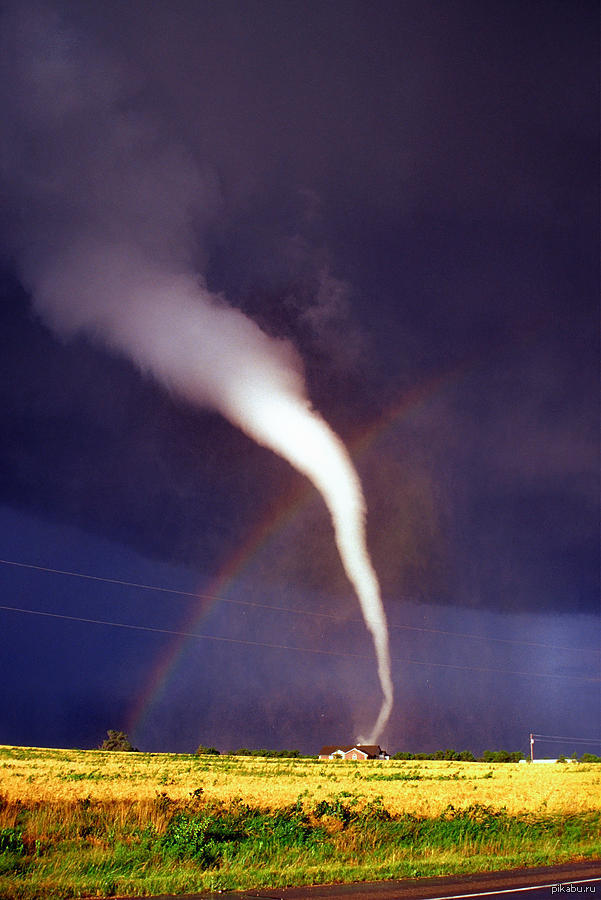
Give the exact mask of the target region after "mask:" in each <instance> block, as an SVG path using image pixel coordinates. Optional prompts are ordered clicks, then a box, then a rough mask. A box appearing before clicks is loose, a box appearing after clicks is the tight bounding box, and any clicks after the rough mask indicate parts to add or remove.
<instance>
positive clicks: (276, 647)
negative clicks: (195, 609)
mask: <svg viewBox="0 0 601 900" xmlns="http://www.w3.org/2000/svg"><path fill="white" fill-rule="evenodd" d="M0 609H3V610H6V611H8V612H17V613H24V614H28V615H32V616H44V617H47V618H51V619H64V620H67V621H70V622H82V623H84V624H89V625H105V626H109V627H111V628H126V629H129V630H131V631H146V632H152V633H154V634H169V635H174V636H176V637H188V638H196V639H197V640H208V641H222V642H224V643H228V644H246V645H248V646H251V647H267V648H269V649H271V650H289V651H295V652H297V653H315V654H318V655H321V656H342V657H349V658H351V659H369V660H371V659H372V657H371V656H368V655H366V654H360V653H345V652H344V651H338V650H318V649H316V648H314V647H294V646H290V645H289V644H271V643H267V642H265V641H249V640H245V639H243V638H230V637H223V636H220V635H213V634H200V633H198V632H194V631H176V630H174V629H169V628H155V627H152V626H150V625H133V624H129V623H126V622H111V621H108V620H107V619H90V618H84V617H83V616H68V615H65V614H62V613H51V612H45V611H42V610H37V609H24V608H23V607H18V606H4V605H0ZM391 661H392V662H400V663H404V664H406V665H415V666H427V667H430V668H431V667H433V668H437V669H455V670H459V671H469V672H496V673H498V674H500V675H521V676H524V677H528V678H559V679H562V680H566V679H570V680H571V681H580V682H583V681H584V682H594V683H598V682H599V681H601V679H599V678H592V677H589V676H586V675H557V674H555V673H553V672H521V671H517V670H516V669H497V668H490V667H487V666H460V665H456V664H454V663H438V662H429V661H425V660H419V659H407V658H404V657H400V656H393V657H391Z"/></svg>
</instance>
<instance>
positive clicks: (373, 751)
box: [319, 744, 382, 756]
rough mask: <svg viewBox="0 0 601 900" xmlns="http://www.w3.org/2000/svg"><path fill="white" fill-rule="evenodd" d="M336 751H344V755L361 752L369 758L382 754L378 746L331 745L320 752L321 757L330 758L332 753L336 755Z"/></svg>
mask: <svg viewBox="0 0 601 900" xmlns="http://www.w3.org/2000/svg"><path fill="white" fill-rule="evenodd" d="M336 750H342V752H343V753H348V751H349V750H360V751H361V752H363V753H366V754H367V755H368V756H379V754H380V753H381V752H382V750H381V748H380V747H379V746H378V744H331V745H328V746H326V747H322V748H321V750H320V751H319V755H320V756H329V755H330V753H335V752H336Z"/></svg>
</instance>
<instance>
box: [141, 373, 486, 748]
mask: <svg viewBox="0 0 601 900" xmlns="http://www.w3.org/2000/svg"><path fill="white" fill-rule="evenodd" d="M472 365H473V360H467V361H463V362H461V363H460V364H459V365H457V366H455V367H453V369H451V370H448V371H446V372H443V373H442V374H439V375H437V376H435V377H432V378H430V379H428V380H426V381H425V382H423V383H422V384H421V385H419V386H418V387H415V388H413V389H412V390H411V391H409V392H407V393H405V394H403V396H402V398H401V399H400V400H399V401H398V402H397V403H395V404H393V405H392V406H391V407H390V408H389V409H387V410H386V411H385V412H384V413H383V415H381V416H380V417H379V418H378V419H376V420H375V421H374V422H372V423H371V424H370V425H369V426H368V427H367V428H365V429H363V430H362V431H361V432H360V433H358V434H356V435H355V436H354V437H353V438H352V439H351V440H350V441H349V446H350V448H351V451H352V455H353V456H354V457H357V456H361V455H362V454H364V453H365V452H366V451H367V450H368V449H369V448H370V447H372V446H373V445H374V444H375V443H376V441H377V440H378V439H379V438H380V437H382V436H383V435H384V434H386V433H388V432H389V431H390V430H392V429H393V428H394V427H395V426H396V425H397V424H398V423H399V422H401V421H402V420H403V419H404V418H405V417H406V416H407V415H408V414H409V413H410V412H413V411H415V410H416V409H418V408H420V407H422V406H425V405H426V404H427V403H428V401H429V400H430V399H431V398H433V397H434V396H435V395H436V394H438V393H439V392H440V391H441V390H443V389H446V388H448V387H449V386H451V385H452V384H454V383H455V382H456V381H458V380H459V379H460V378H461V377H462V376H463V375H464V373H465V372H466V371H467V370H468V369H471V368H472ZM314 494H315V489H314V488H313V486H312V485H311V484H303V486H302V487H301V488H297V489H296V490H295V491H293V492H289V493H288V494H287V495H285V496H284V497H283V498H282V499H281V500H280V502H279V503H278V504H277V505H276V507H275V508H273V507H272V508H270V510H269V511H268V512H267V514H266V515H265V517H264V518H263V519H261V521H259V522H258V523H257V524H256V525H255V526H254V527H253V528H252V529H251V530H250V532H249V534H248V535H247V537H246V539H245V540H244V541H243V543H242V544H241V545H240V547H239V548H238V549H237V550H236V552H235V553H234V554H232V556H230V557H229V558H228V559H227V560H226V562H225V564H224V565H223V566H222V567H221V568H220V570H219V572H218V574H217V576H216V577H215V578H214V579H213V580H212V581H211V582H210V584H209V585H208V586H207V587H206V591H205V590H204V589H203V591H202V592H199V601H200V605H199V606H197V607H196V608H195V609H194V610H193V611H192V612H191V613H189V614H188V616H187V617H186V619H185V620H184V622H182V624H181V625H180V627H179V629H178V630H180V631H182V632H187V635H183V636H178V637H176V638H174V640H173V641H172V642H171V644H170V646H169V647H168V648H167V649H166V650H165V651H164V652H163V653H162V654H161V656H160V657H159V659H158V660H157V661H156V662H155V665H154V667H153V669H152V672H151V674H150V677H149V678H148V681H147V683H146V686H145V688H144V690H143V691H142V692H141V694H140V695H139V697H138V698H137V700H136V703H135V705H134V707H133V709H132V710H131V712H130V714H129V716H128V723H127V732H128V734H130V735H131V736H132V739H133V740H134V741H136V740H137V741H139V740H140V734H141V733H142V731H143V726H144V723H145V721H146V719H147V717H148V715H149V713H150V711H151V710H152V708H153V706H154V705H155V704H156V703H157V702H158V701H159V700H160V699H161V697H162V696H164V694H165V693H166V690H167V687H168V685H169V682H170V679H171V677H172V675H173V673H174V671H175V669H176V667H177V665H178V663H179V661H180V659H181V658H182V657H183V655H184V654H185V652H186V650H187V649H188V646H189V644H190V643H191V641H193V640H194V638H193V637H190V636H189V635H190V633H194V632H196V631H197V630H198V629H199V627H200V625H201V623H202V621H203V619H205V618H206V617H207V616H208V615H209V613H210V612H211V610H212V609H213V608H214V607H215V605H216V604H217V603H218V602H220V601H222V599H223V598H224V597H225V596H226V595H227V593H228V591H229V590H230V589H231V588H232V586H233V584H234V583H235V582H236V580H237V579H238V578H239V577H240V576H241V574H242V573H243V571H244V570H245V569H246V568H247V567H248V566H249V564H250V562H251V561H252V559H253V558H254V557H255V556H257V555H258V554H259V553H260V552H261V550H262V549H263V548H264V547H265V546H266V545H267V544H268V543H269V542H270V540H271V539H272V538H273V537H274V536H275V535H277V534H278V533H280V532H281V531H283V530H284V529H285V528H286V526H287V525H288V524H289V523H290V522H291V521H292V520H293V519H294V518H295V517H296V516H297V515H298V514H299V513H300V511H301V510H302V509H303V508H304V507H305V505H306V504H307V503H308V502H309V500H310V498H311V497H312V496H314Z"/></svg>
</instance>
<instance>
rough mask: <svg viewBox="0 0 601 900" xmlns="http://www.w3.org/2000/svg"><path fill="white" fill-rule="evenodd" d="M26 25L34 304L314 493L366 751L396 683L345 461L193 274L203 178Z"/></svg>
mask: <svg viewBox="0 0 601 900" xmlns="http://www.w3.org/2000/svg"><path fill="white" fill-rule="evenodd" d="M29 17H30V18H28V16H27V15H26V16H25V18H22V17H21V18H19V20H18V23H17V25H18V27H16V33H17V34H19V33H20V34H21V36H22V35H23V34H25V35H26V37H27V39H26V40H25V41H23V42H22V46H21V53H20V55H18V58H17V59H14V60H13V66H12V69H11V71H12V72H13V76H12V78H11V83H10V85H9V86H8V89H7V88H6V87H5V89H4V91H3V94H4V101H5V106H6V107H7V110H8V114H9V122H10V126H11V127H10V129H9V132H10V134H11V141H12V143H11V147H10V152H6V151H5V152H4V153H3V156H2V160H3V162H4V175H5V176H9V179H10V180H11V183H12V184H13V185H17V192H16V200H17V202H18V203H19V204H20V206H21V208H22V209H24V210H25V213H24V215H23V220H22V227H21V229H20V230H19V232H18V233H19V235H20V236H19V248H18V252H17V254H16V255H17V259H18V262H19V265H20V268H21V273H22V278H23V281H24V283H25V284H26V285H27V286H28V287H29V289H30V290H31V292H32V295H33V298H34V304H35V306H36V309H37V310H38V312H39V313H40V315H42V316H43V317H44V319H45V321H46V322H47V323H48V324H49V325H50V326H51V327H52V328H53V329H54V330H55V331H57V333H59V334H61V335H65V336H71V335H74V334H76V333H85V334H88V335H91V336H92V337H94V338H95V339H96V340H99V341H101V342H102V343H104V344H105V345H106V346H108V347H109V348H111V349H112V350H114V351H117V352H119V353H121V354H124V355H126V356H127V357H128V358H130V359H131V360H133V361H134V362H135V364H136V365H137V366H138V367H139V368H140V369H141V370H142V371H143V372H145V373H147V374H150V375H151V376H152V377H154V378H155V379H156V380H157V381H159V382H160V383H161V384H163V385H164V386H166V387H167V388H168V389H169V390H171V391H173V392H175V393H177V394H179V395H180V396H182V397H185V398H186V399H187V400H188V401H190V402H191V403H193V404H196V405H198V406H208V407H211V408H213V409H215V410H218V411H219V412H220V413H221V414H222V415H223V416H225V417H226V418H227V419H228V420H229V421H230V422H231V423H232V424H234V425H235V426H237V427H238V428H241V429H242V430H243V431H244V432H245V433H246V434H247V435H249V437H251V438H252V439H253V440H255V441H257V442H258V443H259V444H261V445H263V446H265V447H268V448H269V449H270V450H272V451H274V452H275V453H277V454H279V455H280V456H282V457H283V458H284V459H286V460H287V461H288V462H289V463H290V464H291V465H292V466H294V467H295V468H296V469H297V470H298V471H299V472H301V473H302V474H304V475H305V476H306V477H307V478H309V479H310V480H311V482H312V483H313V484H314V485H315V487H316V488H317V489H318V490H319V491H320V493H321V495H322V496H323V499H324V501H325V503H326V505H327V507H328V510H329V512H330V515H331V517H332V522H333V525H334V532H335V538H336V544H337V547H338V551H339V553H340V558H341V560H342V564H343V566H344V569H345V571H346V574H347V575H348V577H349V579H350V581H351V583H352V584H353V586H354V588H355V591H356V593H357V597H358V599H359V602H360V605H361V610H362V613H363V617H364V620H365V624H366V626H367V628H368V629H369V631H370V633H371V636H372V639H373V643H374V648H375V652H376V658H377V665H378V676H379V680H380V685H381V690H382V695H383V699H382V703H381V707H380V711H379V714H378V717H377V720H376V722H375V724H374V726H373V728H372V729H371V732H370V733H369V735H368V736H367V737H365V738H360V739H359V740H362V741H363V742H366V743H375V742H376V741H377V740H378V737H379V735H380V733H381V731H382V729H383V728H384V726H385V724H386V722H387V720H388V718H389V716H390V712H391V709H392V703H393V687H392V680H391V675H390V656H389V648H388V632H387V624H386V616H385V613H384V608H383V605H382V600H381V597H380V590H379V586H378V581H377V578H376V575H375V572H374V570H373V567H372V565H371V562H370V559H369V555H368V552H367V547H366V541H365V524H364V520H365V503H364V499H363V494H362V491H361V486H360V483H359V479H358V476H357V473H356V472H355V469H354V468H353V465H352V462H351V460H350V457H349V455H348V453H347V451H346V449H345V448H344V446H343V444H342V442H341V441H340V440H339V438H338V437H337V436H336V435H335V434H334V433H333V431H332V430H331V429H330V428H329V426H328V425H327V424H326V422H325V421H324V420H323V419H322V417H321V416H320V415H319V414H318V413H317V412H316V411H315V410H313V409H312V407H311V405H310V402H309V400H308V398H307V394H306V389H305V385H304V379H303V376H302V366H301V363H300V360H299V357H298V355H297V353H296V351H295V350H294V348H293V347H292V346H291V344H289V343H288V342H285V341H279V340H275V339H273V338H271V337H269V336H268V335H266V334H265V333H264V332H263V331H262V330H261V329H260V328H259V327H258V326H257V325H256V324H255V323H254V322H253V321H251V320H250V319H249V318H248V317H246V316H245V315H244V314H243V313H241V312H240V311H239V310H237V309H234V308H232V307H231V306H229V305H228V304H227V303H226V302H225V301H224V300H223V298H222V297H220V296H216V295H214V294H211V293H210V292H209V291H208V290H207V288H206V286H205V283H204V281H203V279H202V278H201V277H200V276H199V275H197V274H196V271H195V270H196V268H197V267H196V266H195V265H194V263H193V262H192V257H193V246H194V240H193V233H192V229H191V225H190V222H191V220H192V217H193V214H194V213H195V212H196V210H193V209H191V208H190V207H191V201H190V197H193V204H194V206H195V207H196V206H198V203H199V201H200V202H204V203H205V205H210V203H211V202H214V199H215V198H214V189H213V187H212V182H211V180H210V179H207V177H206V176H204V175H203V174H202V172H201V171H200V170H199V168H198V166H197V165H196V164H195V163H194V162H193V161H192V159H191V157H190V156H189V155H188V154H187V153H186V152H185V150H184V149H182V148H181V147H180V146H179V145H178V144H177V143H176V142H174V141H170V140H165V139H164V138H163V137H162V134H163V132H164V130H165V129H164V128H161V127H160V124H159V123H157V122H156V121H155V120H154V118H153V117H152V116H151V115H150V114H149V113H148V112H147V111H144V110H143V111H142V112H140V109H139V108H138V107H137V105H136V104H135V103H133V101H132V98H131V97H130V96H128V95H125V96H124V94H123V92H121V91H120V90H119V81H118V78H116V75H115V72H116V68H115V65H114V64H113V63H112V64H111V65H110V67H109V66H108V64H105V63H103V61H102V57H101V56H99V54H98V52H97V51H95V50H94V52H90V48H89V47H85V46H84V44H83V42H82V40H81V39H79V40H77V41H76V40H73V39H72V36H70V35H69V34H67V32H66V31H65V29H64V28H62V27H61V26H60V25H58V24H57V22H58V20H57V19H56V18H54V17H50V19H48V17H47V16H45V15H44V16H42V19H43V21H42V22H40V18H39V16H38V15H37V14H36V15H33V14H31V13H30V14H29ZM13 33H15V23H13ZM32 140H34V141H38V142H40V143H39V152H38V153H37V155H36V154H33V156H31V154H30V157H29V159H28V157H27V156H25V157H24V156H23V154H22V153H19V152H18V149H19V148H18V146H17V145H18V143H19V142H21V143H22V144H23V145H26V144H30V143H31V141H32ZM28 163H29V164H28ZM196 220H198V216H196Z"/></svg>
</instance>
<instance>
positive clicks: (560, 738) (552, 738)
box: [531, 734, 601, 744]
mask: <svg viewBox="0 0 601 900" xmlns="http://www.w3.org/2000/svg"><path fill="white" fill-rule="evenodd" d="M531 737H533V738H536V740H537V741H544V742H545V743H546V742H549V743H552V742H559V741H571V742H572V743H579V744H601V738H590V739H589V738H583V737H565V736H562V735H557V734H551V735H548V734H547V735H545V734H532V735H531Z"/></svg>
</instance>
